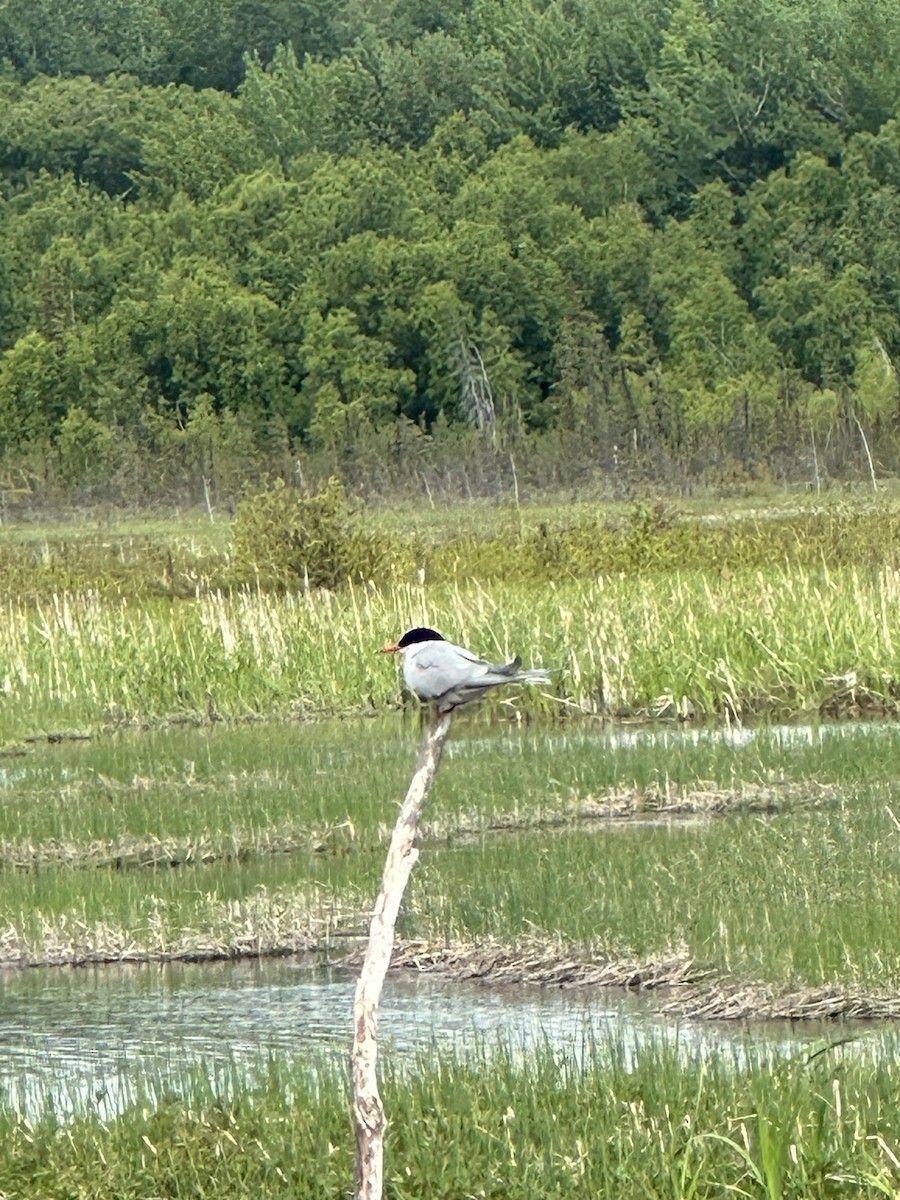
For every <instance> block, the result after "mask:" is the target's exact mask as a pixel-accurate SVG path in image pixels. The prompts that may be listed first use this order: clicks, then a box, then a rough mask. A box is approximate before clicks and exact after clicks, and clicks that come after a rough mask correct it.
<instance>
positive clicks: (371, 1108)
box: [350, 713, 452, 1200]
mask: <svg viewBox="0 0 900 1200" xmlns="http://www.w3.org/2000/svg"><path fill="white" fill-rule="evenodd" d="M451 715H452V714H450V713H444V714H438V715H437V716H435V717H434V718H433V720H432V721H431V723H430V725H429V726H428V728H427V729H426V730H425V737H424V740H423V742H422V749H421V751H420V752H419V761H418V762H417V763H416V770H415V774H414V775H413V777H412V782H411V783H410V785H409V791H408V792H407V793H406V799H405V800H404V801H403V805H402V807H401V809H400V815H399V816H398V817H397V824H396V825H395V826H394V833H393V836H392V838H391V844H390V848H389V849H388V854H387V861H386V862H385V864H384V875H383V876H382V879H381V891H380V892H379V894H378V899H377V901H376V902H375V909H374V911H373V913H372V922H371V924H370V926H369V944H368V946H367V947H366V956H365V958H364V959H363V965H362V970H361V971H360V974H359V981H358V982H357V985H356V997H355V999H354V1002H353V1047H352V1049H351V1051H350V1074H351V1077H352V1081H353V1118H354V1121H355V1124H356V1192H355V1197H356V1200H381V1193H382V1187H383V1184H384V1105H383V1104H382V1102H381V1096H380V1094H379V1091H378V1076H377V1072H376V1065H377V1058H378V1003H379V1000H380V999H381V988H382V985H383V984H384V977H385V975H386V974H387V969H388V967H389V966H390V962H391V953H392V951H393V949H394V927H395V926H396V924H397V914H398V913H399V911H400V902H401V900H402V899H403V892H404V890H405V889H406V884H407V881H408V879H409V876H410V873H411V872H412V869H413V866H414V865H415V862H416V859H417V858H418V856H419V852H418V850H417V849H416V847H415V840H416V832H417V830H418V825H419V814H420V813H421V811H422V805H423V804H424V803H425V800H426V798H427V796H428V793H429V792H430V791H431V785H432V784H433V783H434V777H435V775H436V774H437V769H438V767H439V766H440V762H441V754H442V753H443V750H444V743H445V742H446V740H447V734H448V733H449V732H450V723H451Z"/></svg>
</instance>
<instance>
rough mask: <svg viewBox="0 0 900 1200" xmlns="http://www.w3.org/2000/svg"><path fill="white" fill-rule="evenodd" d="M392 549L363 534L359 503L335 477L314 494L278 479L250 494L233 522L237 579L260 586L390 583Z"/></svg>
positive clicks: (393, 561) (379, 538)
mask: <svg viewBox="0 0 900 1200" xmlns="http://www.w3.org/2000/svg"><path fill="white" fill-rule="evenodd" d="M394 550H395V547H394V544H393V543H392V541H391V540H390V539H389V538H387V537H386V536H385V535H383V534H375V533H371V532H364V531H363V530H362V528H361V527H360V521H359V510H358V505H357V504H355V503H354V502H353V501H351V500H350V499H349V498H348V496H347V494H346V492H345V491H344V486H343V484H342V483H341V482H340V481H339V480H337V479H335V478H331V479H329V480H328V483H327V484H326V485H325V487H324V488H323V489H322V490H321V491H320V492H317V493H315V494H313V495H310V494H308V493H306V492H303V491H301V490H299V489H298V488H292V487H288V486H287V485H286V484H285V482H284V480H282V479H276V480H275V482H274V483H272V484H267V485H266V486H265V487H263V488H262V490H260V491H251V492H248V493H247V494H246V495H245V496H244V499H243V500H242V501H241V503H240V504H239V506H238V510H237V514H236V516H235V521H234V568H235V576H236V578H237V579H238V580H239V581H241V582H254V583H259V584H260V585H261V586H268V587H271V586H276V587H279V586H280V587H290V586H293V585H296V584H297V583H298V582H300V581H302V583H303V585H304V587H325V588H335V587H338V586H340V585H341V584H344V583H348V582H350V581H351V580H361V579H371V580H374V581H375V582H376V583H385V582H389V581H390V579H391V578H392V577H393V576H394V574H395V573H396V571H397V570H398V569H399V566H400V563H398V559H397V555H396V554H395V553H394ZM401 562H402V556H401ZM406 565H408V566H409V569H410V571H411V570H412V566H411V559H410V563H409V564H406Z"/></svg>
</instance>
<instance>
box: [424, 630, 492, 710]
mask: <svg viewBox="0 0 900 1200" xmlns="http://www.w3.org/2000/svg"><path fill="white" fill-rule="evenodd" d="M490 670H491V667H490V663H487V662H485V661H484V659H483V658H478V656H477V655H475V654H472V653H471V652H470V651H468V650H464V649H463V647H462V646H454V645H453V643H452V642H434V643H431V642H428V643H426V644H425V645H423V647H422V649H421V650H419V651H417V653H416V654H415V656H414V657H413V659H412V661H411V662H410V672H409V678H408V679H407V683H409V684H410V686H411V687H412V688H413V690H414V691H416V692H418V694H419V695H420V696H435V697H436V696H443V695H446V693H447V692H451V691H455V690H456V689H457V688H460V687H471V686H472V685H473V684H475V685H476V686H477V685H478V683H479V682H480V681H482V680H483V679H484V677H485V676H486V675H487V674H488V673H489V671H490Z"/></svg>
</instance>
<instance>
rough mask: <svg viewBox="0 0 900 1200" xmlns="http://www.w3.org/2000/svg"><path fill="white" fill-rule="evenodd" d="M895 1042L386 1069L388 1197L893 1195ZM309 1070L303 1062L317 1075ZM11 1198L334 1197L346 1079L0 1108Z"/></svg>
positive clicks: (326, 1076) (189, 1082)
mask: <svg viewBox="0 0 900 1200" xmlns="http://www.w3.org/2000/svg"><path fill="white" fill-rule="evenodd" d="M895 1050H896V1047H895V1046H894V1044H893V1042H891V1041H890V1040H888V1039H885V1043H884V1046H883V1051H882V1053H878V1051H877V1049H876V1050H875V1053H874V1054H873V1056H872V1058H871V1059H867V1058H861V1059H860V1058H856V1057H854V1055H853V1053H852V1052H850V1053H849V1054H847V1053H846V1052H842V1051H840V1050H835V1051H831V1052H829V1053H827V1054H822V1055H819V1056H817V1057H815V1058H811V1057H807V1058H806V1059H804V1058H784V1057H778V1056H775V1057H774V1058H771V1057H768V1056H766V1057H765V1058H762V1059H760V1058H756V1057H754V1056H753V1055H752V1054H751V1056H750V1061H749V1062H746V1063H744V1064H743V1065H742V1064H741V1063H740V1062H738V1061H730V1060H727V1059H726V1060H724V1061H723V1060H722V1059H714V1060H710V1059H707V1060H702V1059H700V1058H697V1059H694V1060H691V1059H690V1058H689V1057H688V1058H685V1056H684V1054H683V1052H681V1053H679V1052H678V1051H677V1050H675V1049H674V1048H672V1047H670V1046H666V1045H662V1044H661V1045H660V1046H659V1047H658V1048H656V1049H654V1048H652V1047H648V1048H647V1049H646V1050H645V1051H644V1053H642V1055H641V1056H640V1058H639V1060H637V1061H632V1058H631V1056H630V1055H629V1054H628V1053H627V1052H626V1051H625V1049H624V1047H621V1048H619V1049H618V1050H617V1049H616V1047H615V1046H613V1047H612V1049H611V1050H610V1049H608V1048H604V1049H603V1050H601V1049H600V1048H595V1049H594V1050H593V1051H592V1050H591V1048H590V1047H589V1048H588V1051H587V1062H586V1069H582V1068H580V1067H578V1066H576V1065H574V1064H572V1063H569V1064H560V1063H558V1062H556V1061H554V1059H553V1058H552V1056H551V1055H550V1054H548V1053H540V1052H538V1053H537V1054H536V1055H535V1056H534V1057H533V1058H532V1059H531V1060H530V1061H529V1062H528V1063H527V1064H524V1065H522V1064H517V1063H516V1062H515V1061H514V1059H513V1058H512V1057H511V1056H509V1055H506V1056H504V1055H503V1054H502V1053H496V1052H492V1054H491V1055H490V1056H489V1057H486V1058H485V1059H483V1060H482V1061H472V1062H468V1063H462V1062H460V1061H458V1060H455V1059H453V1058H451V1057H448V1056H444V1055H440V1056H438V1057H437V1059H435V1058H434V1057H433V1056H431V1057H429V1059H427V1060H426V1059H423V1060H421V1061H420V1062H419V1063H418V1065H417V1067H416V1068H415V1069H414V1070H411V1071H410V1070H400V1071H397V1070H391V1069H390V1068H388V1070H387V1072H386V1078H385V1080H384V1085H383V1093H384V1099H385V1105H386V1109H387V1111H388V1113H389V1114H390V1127H389V1131H388V1137H387V1145H386V1195H387V1196H388V1197H394V1198H398V1200H399V1198H403V1200H416V1198H418V1197H421V1198H422V1200H441V1198H442V1197H446V1198H447V1200H458V1198H459V1197H464V1196H473V1197H474V1196H483V1197H496V1198H497V1200H500V1198H501V1197H502V1198H503V1200H517V1198H520V1200H526V1198H527V1200H541V1198H542V1197H546V1198H547V1200H550V1198H551V1197H552V1198H553V1200H556V1198H560V1197H573V1198H574V1197H579V1198H585V1200H586V1198H588V1197H590V1198H592V1200H593V1198H595V1197H603V1196H610V1197H612V1196H616V1197H618V1196H629V1197H632V1196H634V1197H646V1198H647V1200H654V1198H656V1197H659V1198H660V1200H662V1198H663V1197H666V1198H668V1200H689V1198H699V1197H709V1198H712V1197H719V1196H723V1195H736V1196H745V1197H760V1198H766V1200H781V1198H785V1197H791V1196H796V1197H800V1196H802V1197H804V1200H819V1198H821V1200H826V1198H828V1200H834V1197H848V1198H849V1197H876V1196H892V1195H896V1191H897V1188H898V1186H900V1171H898V1165H897V1154H896V1151H897V1147H898V1144H900V1115H898V1114H900V1104H898V1082H900V1081H898V1075H897V1069H896V1066H895V1061H896V1054H895ZM311 1065H312V1067H313V1068H314V1069H313V1070H311V1069H310V1067H311ZM0 1133H2V1137H0V1193H2V1194H3V1195H6V1196H10V1197H13V1196H16V1197H18V1196H34V1195H41V1196H44V1197H48V1198H51V1197H60V1198H62V1197H65V1198H66V1200H69V1198H70V1197H72V1196H78V1197H82V1198H84V1200H88V1198H90V1197H98V1198H99V1197H106V1196H117V1197H120V1198H121V1200H128V1198H130V1197H133V1198H135V1200H137V1198H138V1197H146V1196H159V1195H191V1196H196V1197H212V1196H215V1197H217V1200H228V1197H232V1196H234V1197H244V1196H247V1195H265V1196H272V1197H275V1196H285V1197H288V1196H289V1197H296V1196H303V1197H305V1198H306V1197H308V1198H309V1200H316V1198H322V1200H325V1198H329V1200H332V1198H337V1197H340V1196H345V1195H347V1194H348V1192H349V1190H350V1188H351V1185H352V1173H353V1163H352V1151H351V1146H352V1138H351V1136H350V1121H349V1113H348V1097H347V1091H346V1080H345V1072H344V1070H343V1068H341V1067H336V1066H329V1065H328V1064H327V1063H325V1062H320V1063H318V1064H316V1063H313V1064H310V1063H309V1062H307V1061H303V1062H300V1063H296V1064H293V1065H290V1064H285V1063H282V1062H272V1063H270V1064H269V1065H268V1066H265V1065H262V1066H261V1069H260V1072H259V1075H258V1077H257V1079H256V1081H255V1082H254V1083H247V1082H246V1081H242V1080H240V1079H237V1078H235V1077H234V1076H232V1075H231V1074H230V1073H229V1072H228V1071H227V1070H226V1071H224V1072H221V1073H220V1074H219V1077H218V1078H217V1079H215V1080H213V1081H212V1082H210V1081H209V1080H208V1079H207V1078H204V1077H202V1076H200V1075H199V1074H193V1075H192V1074H191V1073H189V1072H187V1071H185V1073H184V1078H183V1080H182V1082H181V1083H180V1084H176V1085H175V1086H174V1087H173V1086H172V1084H171V1081H170V1082H169V1084H168V1088H167V1091H166V1093H165V1094H164V1095H160V1094H159V1090H158V1089H157V1088H155V1087H154V1085H153V1080H152V1079H150V1080H148V1085H147V1088H146V1091H145V1094H144V1097H143V1098H138V1100H137V1102H136V1103H135V1105H134V1106H133V1107H132V1108H131V1109H129V1110H128V1111H127V1112H126V1113H125V1114H124V1115H123V1116H121V1117H120V1118H118V1119H116V1120H113V1121H110V1122H105V1121H100V1120H99V1119H96V1118H90V1117H86V1118H82V1119H80V1120H76V1121H74V1122H69V1123H68V1124H66V1125H65V1126H61V1125H60V1124H59V1123H58V1122H57V1121H56V1120H55V1119H54V1118H53V1117H52V1116H48V1117H46V1118H44V1119H42V1120H39V1121H35V1122H26V1121H23V1120H20V1119H17V1118H16V1117H15V1116H13V1115H12V1114H10V1113H6V1114H0Z"/></svg>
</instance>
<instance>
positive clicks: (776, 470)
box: [0, 0, 900, 511]
mask: <svg viewBox="0 0 900 1200" xmlns="http://www.w3.org/2000/svg"><path fill="white" fill-rule="evenodd" d="M898 46H900V8H898V7H897V5H896V4H895V3H893V2H892V0H866V2H865V3H863V2H862V0H859V2H857V0H761V2H760V3H757V4H754V5H747V4H745V3H738V0H707V2H706V3H702V2H698V0H681V2H673V3H670V4H660V3H650V2H649V0H631V2H630V3H628V4H625V5H623V4H621V3H620V2H619V0H593V2H589V0H567V2H565V3H563V2H557V0H550V2H547V0H503V2H501V0H474V2H465V3H464V2H462V0H441V2H440V3H436V2H433V0H394V2H391V0H385V2H383V3H365V4H364V3H362V2H361V0H307V2H295V0H291V2H288V0H255V2H251V0H203V2H202V3H201V0H72V2H71V3H69V4H66V5H65V6H61V5H59V4H57V3H56V2H55V0H9V2H8V3H7V4H5V5H4V6H3V8H2V10H0V63H2V74H0V113H2V119H0V180H2V190H0V234H2V236H0V493H2V498H3V505H4V511H9V510H10V509H15V507H16V506H17V505H18V506H22V505H25V504H33V503H35V502H40V503H48V502H52V501H54V500H61V499H65V500H67V501H70V500H78V499H94V500H98V499H99V500H103V501H108V502H113V503H126V504H137V503H149V502H153V501H156V500H165V499H171V498H177V499H179V500H180V501H183V502H184V501H186V502H190V501H192V500H200V499H203V498H204V497H207V498H209V500H210V502H212V503H216V504H228V503H231V502H233V500H234V499H235V497H236V496H237V495H238V494H239V491H240V487H241V484H242V482H243V481H244V480H246V479H248V478H249V479H253V478H258V477H260V476H262V475H263V474H265V473H269V474H282V475H284V476H285V477H288V478H291V479H296V478H297V477H298V475H299V477H300V478H301V479H305V478H307V477H310V476H324V475H325V474H327V473H330V472H332V471H337V472H338V473H339V474H341V475H342V476H343V477H344V479H345V481H346V482H347V483H348V484H349V485H350V486H351V487H354V488H363V489H366V490H367V491H368V492H369V493H381V494H391V493H395V492H397V491H398V490H402V489H404V488H407V489H408V488H410V487H412V488H418V489H419V490H421V489H423V488H424V489H426V490H437V489H438V488H440V489H443V491H442V494H449V493H451V492H452V491H453V490H454V489H457V490H458V491H459V492H460V494H466V492H469V493H472V494H474V493H477V492H489V491H490V490H491V489H492V488H493V487H496V486H498V481H499V480H500V479H501V477H502V478H503V479H504V480H505V481H506V483H507V484H508V482H509V478H510V474H511V473H512V475H513V477H514V482H515V484H516V486H518V484H519V483H520V482H521V483H522V485H523V486H535V487H554V486H556V487H558V486H560V485H564V486H571V487H574V488H577V487H579V486H582V485H583V486H587V485H589V484H593V485H596V480H597V479H598V478H599V479H601V480H602V481H604V486H606V485H609V486H610V487H611V488H612V489H613V490H615V491H616V493H617V494H620V495H621V494H628V492H629V489H632V488H637V487H639V486H640V485H641V483H642V481H646V480H650V479H652V480H654V481H655V482H656V483H657V484H660V485H662V486H667V487H669V488H671V489H672V490H676V489H684V488H687V487H690V486H692V485H693V484H694V483H698V482H699V483H702V484H706V485H713V486H718V487H741V486H758V485H760V484H763V483H765V482H766V481H769V480H772V479H776V480H779V481H804V482H808V483H809V484H810V485H811V486H815V485H816V484H818V483H820V482H822V481H823V480H824V479H826V478H830V477H849V478H868V477H869V476H870V474H871V472H874V473H876V474H884V473H891V472H895V471H896V470H897V468H898V465H900V422H898V395H900V389H898V382H897V372H896V367H895V364H896V363H897V362H898V361H900V292H898V286H900V198H898V185H900V127H898V122H897V114H898V96H900V61H898V51H897V47H898ZM870 456H871V462H870Z"/></svg>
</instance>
